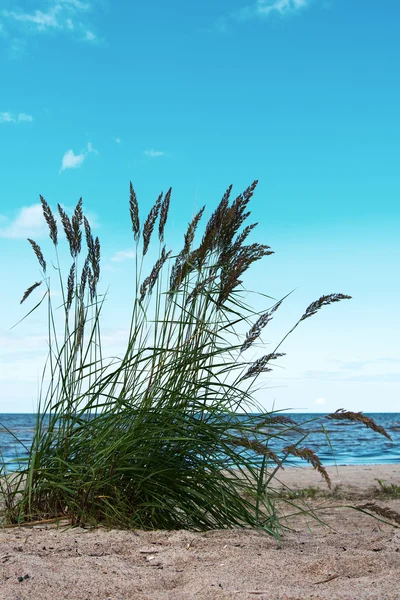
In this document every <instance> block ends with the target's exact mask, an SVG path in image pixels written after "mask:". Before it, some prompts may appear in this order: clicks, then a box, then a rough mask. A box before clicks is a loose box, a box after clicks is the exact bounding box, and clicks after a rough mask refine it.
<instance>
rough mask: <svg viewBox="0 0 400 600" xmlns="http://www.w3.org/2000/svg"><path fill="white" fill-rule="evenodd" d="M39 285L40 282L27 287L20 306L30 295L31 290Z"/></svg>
mask: <svg viewBox="0 0 400 600" xmlns="http://www.w3.org/2000/svg"><path fill="white" fill-rule="evenodd" d="M41 284H42V282H41V281H37V282H36V283H34V284H33V285H31V286H30V287H28V289H27V290H26V292H25V293H24V295H23V296H22V300H21V301H20V304H22V303H23V302H25V300H26V299H27V298H28V297H29V296H30V295H31V294H32V292H33V290H35V289H36V288H37V287H39V285H41Z"/></svg>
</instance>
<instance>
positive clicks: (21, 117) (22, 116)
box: [18, 113, 33, 122]
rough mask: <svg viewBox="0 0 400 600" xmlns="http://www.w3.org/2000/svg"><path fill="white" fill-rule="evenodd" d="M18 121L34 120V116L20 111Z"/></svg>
mask: <svg viewBox="0 0 400 600" xmlns="http://www.w3.org/2000/svg"><path fill="white" fill-rule="evenodd" d="M18 121H19V122H21V121H29V122H31V121H33V117H32V116H31V115H27V114H25V113H19V115H18Z"/></svg>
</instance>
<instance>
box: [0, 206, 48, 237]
mask: <svg viewBox="0 0 400 600" xmlns="http://www.w3.org/2000/svg"><path fill="white" fill-rule="evenodd" d="M1 222H4V223H7V224H6V225H4V226H3V227H0V237H3V238H27V237H36V238H37V237H41V236H42V235H43V234H45V233H46V232H47V225H46V222H45V220H44V218H43V212H42V206H41V204H33V205H32V206H24V207H23V208H21V210H20V211H19V213H18V214H17V216H16V217H15V219H14V220H13V221H11V222H10V221H9V219H7V218H4V217H2V218H1Z"/></svg>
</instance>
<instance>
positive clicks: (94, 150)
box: [87, 142, 98, 154]
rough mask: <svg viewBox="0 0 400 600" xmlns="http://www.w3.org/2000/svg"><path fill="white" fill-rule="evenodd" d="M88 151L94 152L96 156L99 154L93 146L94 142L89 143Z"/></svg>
mask: <svg viewBox="0 0 400 600" xmlns="http://www.w3.org/2000/svg"><path fill="white" fill-rule="evenodd" d="M87 149H88V152H94V153H95V154H98V152H97V150H96V148H93V144H92V142H89V143H88V145H87Z"/></svg>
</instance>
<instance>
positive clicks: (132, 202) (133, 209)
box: [129, 181, 140, 242]
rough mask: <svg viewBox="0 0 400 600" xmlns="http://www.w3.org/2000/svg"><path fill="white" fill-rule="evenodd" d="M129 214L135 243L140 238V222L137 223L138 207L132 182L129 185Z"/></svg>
mask: <svg viewBox="0 0 400 600" xmlns="http://www.w3.org/2000/svg"><path fill="white" fill-rule="evenodd" d="M129 188H130V192H129V212H130V215H131V222H132V231H133V237H134V238H135V241H136V242H138V241H139V236H140V221H139V205H138V201H137V197H136V193H135V190H134V189H133V185H132V181H131V182H130V184H129Z"/></svg>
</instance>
